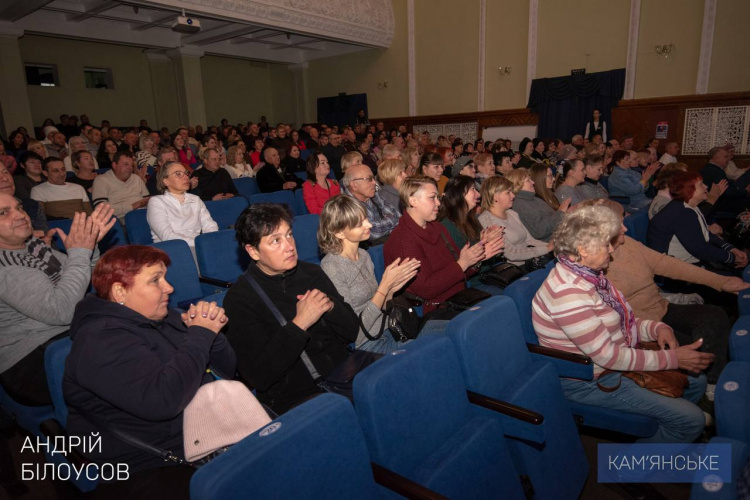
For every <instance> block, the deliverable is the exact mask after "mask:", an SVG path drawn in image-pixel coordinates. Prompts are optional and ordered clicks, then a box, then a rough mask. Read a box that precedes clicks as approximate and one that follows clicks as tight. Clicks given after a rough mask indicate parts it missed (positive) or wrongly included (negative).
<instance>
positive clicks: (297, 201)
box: [294, 189, 310, 215]
mask: <svg viewBox="0 0 750 500" xmlns="http://www.w3.org/2000/svg"><path fill="white" fill-rule="evenodd" d="M294 213H295V214H297V215H307V214H309V213H310V211H309V210H308V209H307V205H305V197H304V194H303V192H302V190H301V189H298V190H296V191H295V192H294Z"/></svg>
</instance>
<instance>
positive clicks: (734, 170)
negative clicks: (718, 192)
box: [723, 142, 748, 181]
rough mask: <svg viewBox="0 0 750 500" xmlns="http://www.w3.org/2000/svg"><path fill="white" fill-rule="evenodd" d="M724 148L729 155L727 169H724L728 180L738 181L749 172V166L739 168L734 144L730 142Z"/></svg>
mask: <svg viewBox="0 0 750 500" xmlns="http://www.w3.org/2000/svg"><path fill="white" fill-rule="evenodd" d="M723 148H724V149H726V151H727V153H728V154H729V161H727V168H725V169H724V173H725V174H726V176H727V179H729V180H732V181H736V180H737V179H739V178H740V177H742V175H744V174H745V173H746V172H747V171H748V165H744V166H743V167H742V168H739V167H737V165H736V164H735V163H734V144H732V143H731V142H729V143H727V144H725V145H724V146H723Z"/></svg>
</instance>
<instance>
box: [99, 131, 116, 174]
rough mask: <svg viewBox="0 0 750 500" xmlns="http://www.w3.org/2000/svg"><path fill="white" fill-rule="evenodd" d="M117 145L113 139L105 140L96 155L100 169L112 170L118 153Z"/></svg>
mask: <svg viewBox="0 0 750 500" xmlns="http://www.w3.org/2000/svg"><path fill="white" fill-rule="evenodd" d="M117 149H118V146H117V143H116V142H115V140H114V139H112V138H111V137H108V138H106V139H104V140H103V141H102V143H101V145H100V146H99V152H98V153H97V154H96V161H97V163H98V164H99V168H112V162H113V161H114V158H115V153H117Z"/></svg>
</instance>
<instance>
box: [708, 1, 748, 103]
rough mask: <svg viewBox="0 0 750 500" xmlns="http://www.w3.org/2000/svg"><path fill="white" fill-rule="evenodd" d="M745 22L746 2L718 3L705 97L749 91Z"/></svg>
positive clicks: (746, 16) (746, 20)
mask: <svg viewBox="0 0 750 500" xmlns="http://www.w3.org/2000/svg"><path fill="white" fill-rule="evenodd" d="M748 20H750V2H748V1H747V0H719V1H718V4H717V9H716V26H715V29H714V45H713V51H712V54H711V76H710V78H709V80H708V91H709V93H714V92H738V91H747V90H750V65H748V63H747V62H748V61H750V43H748V42H747V23H748Z"/></svg>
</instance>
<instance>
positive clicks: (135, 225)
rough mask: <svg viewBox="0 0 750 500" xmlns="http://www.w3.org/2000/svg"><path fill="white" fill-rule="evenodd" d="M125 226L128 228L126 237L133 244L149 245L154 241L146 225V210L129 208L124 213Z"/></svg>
mask: <svg viewBox="0 0 750 500" xmlns="http://www.w3.org/2000/svg"><path fill="white" fill-rule="evenodd" d="M125 227H127V228H128V239H129V240H130V243H132V244H133V245H150V244H151V243H153V242H154V238H153V236H151V227H150V226H149V225H148V210H146V209H140V210H131V211H130V212H128V213H127V214H125Z"/></svg>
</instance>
